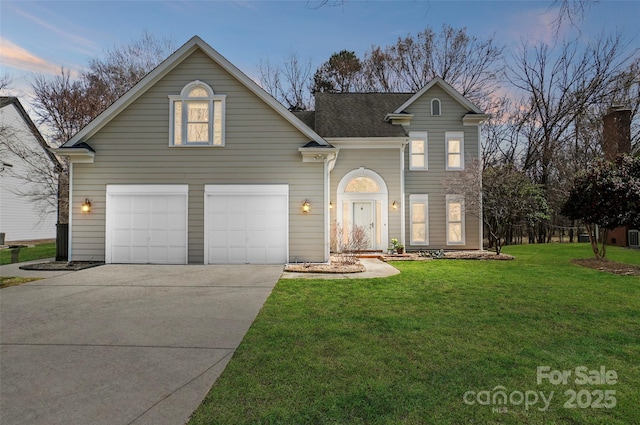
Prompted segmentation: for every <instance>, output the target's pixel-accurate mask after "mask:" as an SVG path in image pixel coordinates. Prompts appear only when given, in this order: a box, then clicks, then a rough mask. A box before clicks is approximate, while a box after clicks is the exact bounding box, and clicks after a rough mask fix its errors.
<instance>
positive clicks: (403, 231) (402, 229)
mask: <svg viewBox="0 0 640 425" xmlns="http://www.w3.org/2000/svg"><path fill="white" fill-rule="evenodd" d="M408 143H409V140H408V139H407V140H405V141H404V143H403V144H402V146H401V147H400V243H401V244H402V245H404V246H407V244H406V243H405V239H406V238H405V234H406V228H405V227H406V223H405V217H404V215H405V214H404V211H405V210H404V208H405V195H404V152H405V150H406V147H407V144H408Z"/></svg>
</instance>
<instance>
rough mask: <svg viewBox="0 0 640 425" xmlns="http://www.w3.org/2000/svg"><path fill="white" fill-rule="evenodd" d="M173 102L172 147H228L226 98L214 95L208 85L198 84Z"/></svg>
mask: <svg viewBox="0 0 640 425" xmlns="http://www.w3.org/2000/svg"><path fill="white" fill-rule="evenodd" d="M169 99H170V101H171V113H172V117H171V127H172V131H171V134H170V145H172V146H186V145H190V144H192V145H200V146H202V145H205V146H206V145H209V146H224V120H225V118H224V106H225V96H224V95H214V93H213V91H212V90H211V89H210V88H209V87H208V86H207V85H206V84H204V83H202V82H200V81H195V82H192V83H189V84H187V85H186V86H185V87H184V88H183V89H182V92H181V93H180V95H179V96H178V95H171V96H169Z"/></svg>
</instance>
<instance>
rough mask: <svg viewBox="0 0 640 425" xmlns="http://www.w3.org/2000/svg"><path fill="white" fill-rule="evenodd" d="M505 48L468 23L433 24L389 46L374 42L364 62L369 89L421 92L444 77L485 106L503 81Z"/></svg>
mask: <svg viewBox="0 0 640 425" xmlns="http://www.w3.org/2000/svg"><path fill="white" fill-rule="evenodd" d="M502 53H503V47H502V46H499V45H497V44H496V43H495V41H494V40H493V38H492V37H490V38H488V39H486V40H481V39H479V38H477V37H475V36H471V35H469V34H467V30H466V28H459V29H455V28H453V27H451V26H449V25H443V27H442V30H441V32H440V33H436V32H435V31H434V30H433V29H432V28H430V27H427V28H426V29H425V30H423V31H422V32H420V33H418V34H417V35H416V36H415V37H414V36H413V35H407V36H406V37H405V38H399V39H398V40H397V42H396V43H395V44H393V45H390V46H387V47H385V48H381V47H377V46H373V47H372V48H371V50H370V51H369V52H367V53H366V55H365V60H364V61H363V70H364V81H365V84H364V85H365V87H366V89H367V90H368V91H382V92H391V91H410V92H416V91H418V90H420V89H421V88H422V87H424V86H425V85H426V84H427V83H428V82H429V81H431V80H432V79H433V78H434V77H436V76H439V77H442V78H443V79H444V80H445V81H446V82H447V83H449V84H451V85H452V86H453V87H455V88H456V90H458V91H459V92H460V93H461V94H462V95H464V96H466V97H467V98H468V99H470V100H471V101H472V102H474V103H476V104H479V105H482V106H484V105H485V104H486V101H487V98H488V96H489V94H490V93H492V92H493V91H494V90H495V89H496V88H497V86H498V81H499V79H500V78H501V73H500V69H502V66H501V60H502Z"/></svg>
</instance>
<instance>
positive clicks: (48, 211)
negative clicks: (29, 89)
mask: <svg viewBox="0 0 640 425" xmlns="http://www.w3.org/2000/svg"><path fill="white" fill-rule="evenodd" d="M0 160H1V162H2V164H1V166H0V233H4V237H5V241H7V242H10V241H24V240H39V239H53V238H55V237H56V217H57V215H56V214H57V211H56V209H55V208H54V207H52V206H51V205H47V203H46V201H36V200H35V199H34V197H33V196H32V195H35V194H47V193H51V190H52V187H54V185H55V187H57V183H56V182H57V181H56V180H55V176H56V173H55V170H56V169H59V168H60V163H59V161H58V160H57V158H56V157H55V155H54V154H53V153H51V152H50V151H49V147H48V145H47V143H46V142H45V140H44V138H43V137H42V135H41V134H40V132H39V131H38V129H37V128H36V126H35V125H34V123H33V121H31V119H30V118H29V115H28V114H27V112H26V111H25V110H24V108H23V107H22V104H21V103H20V101H19V100H18V99H17V98H15V97H4V96H3V97H0ZM55 187H54V189H55Z"/></svg>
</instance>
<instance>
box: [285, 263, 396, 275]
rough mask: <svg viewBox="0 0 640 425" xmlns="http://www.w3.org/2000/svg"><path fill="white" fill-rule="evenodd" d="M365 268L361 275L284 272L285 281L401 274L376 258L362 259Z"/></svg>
mask: <svg viewBox="0 0 640 425" xmlns="http://www.w3.org/2000/svg"><path fill="white" fill-rule="evenodd" d="M360 262H361V263H362V265H364V267H365V269H366V270H365V271H364V272H360V273H297V272H284V273H283V274H282V278H283V279H371V278H376V277H388V276H393V275H396V274H399V273H400V270H398V269H396V268H395V267H393V266H391V265H389V264H387V263H385V262H384V261H380V260H378V259H376V258H360Z"/></svg>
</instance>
